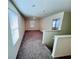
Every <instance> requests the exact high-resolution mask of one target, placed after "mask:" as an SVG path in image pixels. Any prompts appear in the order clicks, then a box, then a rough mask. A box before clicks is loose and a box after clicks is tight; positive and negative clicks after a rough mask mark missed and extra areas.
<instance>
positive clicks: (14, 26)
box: [9, 10, 19, 45]
mask: <svg viewBox="0 0 79 59" xmlns="http://www.w3.org/2000/svg"><path fill="white" fill-rule="evenodd" d="M9 22H10V28H11V34H12V41H13V45H15V44H16V42H17V40H18V39H19V31H18V15H17V14H16V13H15V12H13V11H12V10H9Z"/></svg>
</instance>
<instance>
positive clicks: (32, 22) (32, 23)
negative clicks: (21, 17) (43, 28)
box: [25, 17, 40, 30]
mask: <svg viewBox="0 0 79 59" xmlns="http://www.w3.org/2000/svg"><path fill="white" fill-rule="evenodd" d="M25 28H26V30H40V20H39V19H38V18H35V19H34V18H33V17H30V18H25Z"/></svg>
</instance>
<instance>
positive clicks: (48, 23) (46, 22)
mask: <svg viewBox="0 0 79 59" xmlns="http://www.w3.org/2000/svg"><path fill="white" fill-rule="evenodd" d="M63 16H64V12H60V13H57V14H53V15H51V16H48V17H45V18H43V19H41V20H40V25H41V30H52V20H53V19H56V18H61V20H63Z"/></svg>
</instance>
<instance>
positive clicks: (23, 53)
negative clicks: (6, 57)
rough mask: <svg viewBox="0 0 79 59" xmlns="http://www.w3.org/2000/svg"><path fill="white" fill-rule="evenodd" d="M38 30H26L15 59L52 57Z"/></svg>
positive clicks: (46, 58) (48, 58) (45, 58)
mask: <svg viewBox="0 0 79 59" xmlns="http://www.w3.org/2000/svg"><path fill="white" fill-rule="evenodd" d="M42 35H43V33H42V32H40V31H26V32H25V35H24V38H23V41H22V43H21V46H20V49H19V52H18V55H17V58H16V59H52V57H51V52H50V51H49V50H48V48H47V47H46V46H45V45H42Z"/></svg>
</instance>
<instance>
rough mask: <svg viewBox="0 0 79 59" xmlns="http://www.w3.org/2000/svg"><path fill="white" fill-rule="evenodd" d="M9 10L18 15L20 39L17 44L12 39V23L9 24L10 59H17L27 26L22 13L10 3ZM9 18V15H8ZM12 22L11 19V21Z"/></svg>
mask: <svg viewBox="0 0 79 59" xmlns="http://www.w3.org/2000/svg"><path fill="white" fill-rule="evenodd" d="M8 8H9V9H11V10H12V11H14V12H15V13H16V14H17V15H18V18H19V19H18V31H19V39H17V42H16V43H15V44H13V39H12V35H11V27H10V22H8V23H9V24H8V33H9V35H8V59H16V56H17V53H18V50H19V47H20V44H21V41H22V38H23V35H24V31H25V26H24V25H25V24H24V19H23V18H22V17H21V15H20V13H19V12H18V11H17V9H16V8H15V7H14V6H13V5H12V4H11V2H10V1H9V7H8ZM8 17H9V15H8ZM9 20H11V19H9Z"/></svg>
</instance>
